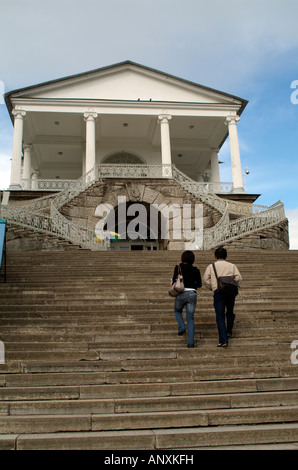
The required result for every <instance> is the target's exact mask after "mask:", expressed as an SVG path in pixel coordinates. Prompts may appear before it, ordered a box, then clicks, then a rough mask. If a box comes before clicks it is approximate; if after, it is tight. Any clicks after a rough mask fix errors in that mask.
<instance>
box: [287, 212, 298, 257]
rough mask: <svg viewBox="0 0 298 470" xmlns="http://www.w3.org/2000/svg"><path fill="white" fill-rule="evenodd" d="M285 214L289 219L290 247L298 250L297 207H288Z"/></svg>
mask: <svg viewBox="0 0 298 470" xmlns="http://www.w3.org/2000/svg"><path fill="white" fill-rule="evenodd" d="M286 216H287V218H288V220H289V232H290V249H291V250H298V208H296V209H288V210H287V211H286Z"/></svg>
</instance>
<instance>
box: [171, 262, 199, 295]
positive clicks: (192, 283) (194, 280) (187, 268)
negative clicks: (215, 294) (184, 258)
mask: <svg viewBox="0 0 298 470" xmlns="http://www.w3.org/2000/svg"><path fill="white" fill-rule="evenodd" d="M180 266H181V271H182V276H183V280H184V287H188V288H189V289H198V288H199V287H202V279H201V273H200V270H199V269H198V268H197V267H196V266H193V265H192V264H185V263H180ZM177 277H178V265H176V266H175V269H174V274H173V283H174V282H175V281H176V279H177Z"/></svg>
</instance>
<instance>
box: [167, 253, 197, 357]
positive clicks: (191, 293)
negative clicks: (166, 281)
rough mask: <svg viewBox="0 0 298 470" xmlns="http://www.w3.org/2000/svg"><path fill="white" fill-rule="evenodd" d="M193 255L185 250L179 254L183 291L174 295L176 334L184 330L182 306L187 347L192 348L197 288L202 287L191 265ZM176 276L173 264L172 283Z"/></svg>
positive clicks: (176, 272)
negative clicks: (184, 316) (184, 315)
mask: <svg viewBox="0 0 298 470" xmlns="http://www.w3.org/2000/svg"><path fill="white" fill-rule="evenodd" d="M194 261H195V255H194V253H193V252H192V251H190V250H187V251H184V252H183V253H182V256H181V263H180V267H181V272H182V276H183V280H184V291H183V292H181V293H180V294H179V295H177V296H176V297H175V304H174V313H175V318H176V320H177V325H178V335H179V336H180V335H183V334H184V333H185V332H186V326H185V323H184V320H183V313H182V312H183V308H184V307H185V310H186V323H187V347H188V348H194V347H195V345H194V339H195V322H194V313H195V308H196V304H197V289H198V288H200V287H202V279H201V273H200V270H199V269H198V268H197V267H195V266H193V263H194ZM177 277H178V265H177V266H175V269H174V274H173V280H172V283H174V282H175V281H176V279H177Z"/></svg>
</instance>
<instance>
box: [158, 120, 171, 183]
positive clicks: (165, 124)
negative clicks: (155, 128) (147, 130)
mask: <svg viewBox="0 0 298 470" xmlns="http://www.w3.org/2000/svg"><path fill="white" fill-rule="evenodd" d="M171 119H172V116H170V115H169V114H161V115H160V116H158V122H159V123H160V138H161V163H162V165H167V166H166V167H164V168H163V176H168V177H171V176H172V169H171V165H172V156H171V140H170V126H169V121H170V120H171Z"/></svg>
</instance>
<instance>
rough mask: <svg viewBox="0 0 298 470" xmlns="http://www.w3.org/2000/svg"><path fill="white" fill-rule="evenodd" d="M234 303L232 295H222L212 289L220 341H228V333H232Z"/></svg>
mask: <svg viewBox="0 0 298 470" xmlns="http://www.w3.org/2000/svg"><path fill="white" fill-rule="evenodd" d="M234 304H235V297H234V296H233V295H226V294H225V295H224V294H221V293H219V292H218V291H217V290H216V291H214V309H215V314H216V323H217V328H218V334H219V342H220V343H228V334H232V330H233V326H234V320H235V315H234ZM226 317H227V326H226Z"/></svg>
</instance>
